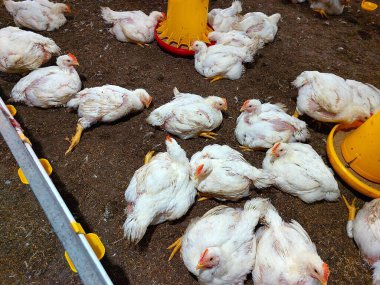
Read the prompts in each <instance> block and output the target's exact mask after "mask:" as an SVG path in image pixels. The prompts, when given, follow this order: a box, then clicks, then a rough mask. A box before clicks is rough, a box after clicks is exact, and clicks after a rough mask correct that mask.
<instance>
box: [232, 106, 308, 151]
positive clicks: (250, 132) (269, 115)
mask: <svg viewBox="0 0 380 285" xmlns="http://www.w3.org/2000/svg"><path fill="white" fill-rule="evenodd" d="M240 111H241V112H243V113H242V114H241V115H240V116H239V117H238V119H237V121H236V123H237V125H236V128H235V136H236V138H237V140H238V142H239V143H240V144H241V145H243V147H242V149H244V150H250V149H262V148H270V147H272V146H273V145H274V144H275V143H277V142H294V141H306V140H307V139H308V138H309V136H310V134H309V131H308V129H307V127H306V123H305V122H303V121H301V120H299V119H297V118H294V117H292V116H290V115H288V114H287V113H285V108H284V106H283V105H282V104H270V103H265V104H261V102H260V101H259V100H256V99H252V100H247V101H245V102H244V104H243V106H242V107H241V109H240Z"/></svg>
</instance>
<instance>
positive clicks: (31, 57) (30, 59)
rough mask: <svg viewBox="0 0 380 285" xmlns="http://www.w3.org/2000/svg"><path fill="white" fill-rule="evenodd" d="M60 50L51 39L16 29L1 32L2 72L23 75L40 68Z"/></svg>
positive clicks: (0, 69)
mask: <svg viewBox="0 0 380 285" xmlns="http://www.w3.org/2000/svg"><path fill="white" fill-rule="evenodd" d="M59 52H60V48H59V47H58V46H57V44H56V43H55V42H54V41H53V40H52V39H49V38H46V37H44V36H41V35H39V34H36V33H33V32H28V31H23V30H20V29H19V28H16V27H6V28H3V29H1V30H0V71H2V72H7V73H23V72H26V71H29V70H34V69H37V68H39V67H40V66H41V65H42V64H44V63H45V62H47V61H48V60H49V59H50V58H51V56H52V55H53V54H58V53H59Z"/></svg>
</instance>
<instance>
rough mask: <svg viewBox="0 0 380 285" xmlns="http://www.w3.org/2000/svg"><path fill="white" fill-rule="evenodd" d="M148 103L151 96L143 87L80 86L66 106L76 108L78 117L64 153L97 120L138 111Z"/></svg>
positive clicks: (75, 143) (100, 120)
mask: <svg viewBox="0 0 380 285" xmlns="http://www.w3.org/2000/svg"><path fill="white" fill-rule="evenodd" d="M151 102H152V97H151V96H149V94H148V92H146V91H145V90H144V89H136V90H134V91H131V90H128V89H125V88H122V87H119V86H115V85H103V86H100V87H93V88H86V89H83V90H82V91H81V92H79V93H77V94H76V95H75V96H74V97H73V98H72V99H71V100H70V101H69V102H68V103H67V107H69V108H74V109H78V116H79V117H80V119H79V120H78V124H77V128H76V133H75V135H74V136H73V138H72V139H71V141H70V146H69V148H68V149H67V151H66V154H68V153H70V152H71V151H72V150H73V149H74V148H75V146H76V145H77V144H78V143H79V141H80V138H81V135H82V132H83V130H84V129H87V128H89V127H90V126H92V125H93V124H95V123H97V122H105V123H109V122H113V121H116V120H118V119H120V118H122V117H124V116H126V115H128V114H130V113H133V112H138V111H141V110H143V109H144V107H146V108H148V107H149V105H150V103H151Z"/></svg>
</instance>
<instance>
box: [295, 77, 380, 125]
mask: <svg viewBox="0 0 380 285" xmlns="http://www.w3.org/2000/svg"><path fill="white" fill-rule="evenodd" d="M292 84H293V85H294V86H295V87H297V88H298V97H297V109H296V113H297V114H299V115H302V114H307V115H308V116H310V117H312V118H313V119H315V120H318V121H322V122H336V123H352V122H354V121H365V120H367V119H368V117H369V116H371V114H373V113H376V112H377V111H379V110H380V90H379V89H377V88H376V87H374V86H372V85H370V84H363V83H361V82H358V81H354V80H344V79H343V78H341V77H339V76H336V75H335V74H332V73H321V72H318V71H304V72H302V73H301V74H300V75H299V76H298V77H297V78H296V80H294V81H293V83H292Z"/></svg>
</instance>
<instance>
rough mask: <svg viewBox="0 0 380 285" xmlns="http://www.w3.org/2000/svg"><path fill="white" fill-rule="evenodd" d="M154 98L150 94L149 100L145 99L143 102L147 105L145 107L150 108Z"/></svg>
mask: <svg viewBox="0 0 380 285" xmlns="http://www.w3.org/2000/svg"><path fill="white" fill-rule="evenodd" d="M152 100H153V98H152V97H151V96H149V98H148V100H144V101H143V103H144V105H145V108H147V109H148V108H149V106H150V104H151V103H152Z"/></svg>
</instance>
